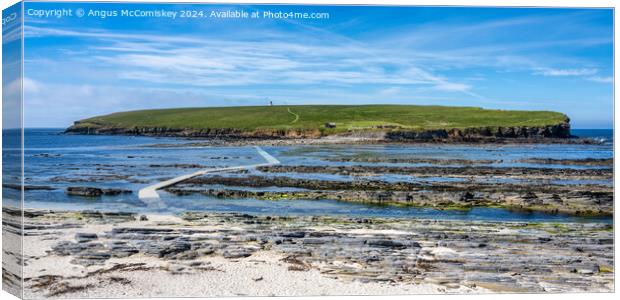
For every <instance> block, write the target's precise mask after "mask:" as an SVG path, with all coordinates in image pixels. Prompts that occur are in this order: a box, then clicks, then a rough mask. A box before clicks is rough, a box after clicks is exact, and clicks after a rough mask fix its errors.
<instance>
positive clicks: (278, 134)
mask: <svg viewBox="0 0 620 300" xmlns="http://www.w3.org/2000/svg"><path fill="white" fill-rule="evenodd" d="M91 123H92V122H91ZM89 124H90V123H89ZM65 134H82V135H131V136H150V137H179V138H202V139H205V138H206V139H216V140H217V141H219V142H220V143H238V142H243V141H245V142H247V143H274V142H275V143H277V142H278V141H279V142H280V143H282V142H286V141H289V142H290V141H299V140H315V142H316V141H321V140H323V141H324V142H329V143H332V142H334V141H333V140H334V139H338V138H342V139H344V140H343V143H347V142H349V143H350V142H352V140H351V139H352V138H358V139H361V140H364V141H365V142H366V143H367V142H369V141H375V142H377V143H403V142H404V143H416V142H423V143H567V142H575V140H574V139H571V137H573V136H571V134H570V124H569V121H568V120H566V121H565V122H564V123H560V124H556V125H548V126H540V127H532V126H522V127H501V126H499V127H480V128H452V129H429V130H405V129H388V130H386V129H383V128H374V129H369V130H351V131H349V132H345V133H339V134H337V135H325V134H324V133H322V132H321V131H320V130H315V129H281V130H276V129H259V130H254V131H246V130H241V129H235V128H204V129H192V128H166V127H133V128H124V127H115V126H108V125H100V126H96V125H93V126H81V124H80V123H79V122H76V123H75V125H73V126H71V127H69V128H67V129H66V130H65ZM328 138H331V141H330V140H328ZM579 142H580V143H589V142H595V141H591V140H581V141H579Z"/></svg>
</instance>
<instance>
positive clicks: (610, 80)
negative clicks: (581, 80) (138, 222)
mask: <svg viewBox="0 0 620 300" xmlns="http://www.w3.org/2000/svg"><path fill="white" fill-rule="evenodd" d="M587 79H588V80H590V81H595V82H601V83H613V82H614V78H613V77H612V76H607V77H602V76H592V77H588V78H587Z"/></svg>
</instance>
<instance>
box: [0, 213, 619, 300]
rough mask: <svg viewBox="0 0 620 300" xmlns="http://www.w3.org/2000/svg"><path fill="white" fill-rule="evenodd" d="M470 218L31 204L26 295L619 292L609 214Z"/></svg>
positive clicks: (9, 215) (26, 241) (6, 215)
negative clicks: (149, 211) (561, 219)
mask: <svg viewBox="0 0 620 300" xmlns="http://www.w3.org/2000/svg"><path fill="white" fill-rule="evenodd" d="M17 212H18V211H11V210H7V209H5V210H4V218H5V220H10V219H11V218H13V219H14V218H15V217H16V213H17ZM460 223H462V222H460V221H431V220H401V221H398V222H395V221H394V220H390V219H379V218H374V219H354V218H345V217H339V218H331V217H277V216H251V215H243V214H216V213H185V214H182V215H180V216H173V215H135V214H130V213H102V212H94V211H82V212H79V211H46V210H27V211H26V224H25V225H26V226H25V228H26V229H25V232H24V233H25V236H24V251H25V252H24V263H25V268H24V272H25V273H24V283H25V295H24V296H25V297H26V298H41V297H70V298H75V297H166V296H175V295H180V294H182V295H184V296H196V297H198V296H201V297H209V296H237V295H243V296H295V295H402V294H432V293H459V294H463V293H487V292H515V291H519V292H559V291H564V292H568V291H571V292H580V291H589V292H593V291H600V292H602V291H607V292H608V291H613V276H614V275H613V274H614V273H613V269H612V267H611V266H612V265H613V256H612V254H611V253H613V252H612V251H611V250H610V249H611V248H612V247H613V245H612V231H611V230H610V228H609V226H608V225H604V224H564V225H558V224H553V223H532V224H527V223H504V224H502V223H492V222H473V223H472V222H469V223H468V224H469V225H470V226H469V227H468V228H465V229H463V228H462V224H460ZM5 234H7V232H6V231H5ZM8 235H11V233H8ZM584 253H587V255H584ZM6 254H7V253H5V255H6Z"/></svg>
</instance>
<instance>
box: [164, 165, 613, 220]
mask: <svg viewBox="0 0 620 300" xmlns="http://www.w3.org/2000/svg"><path fill="white" fill-rule="evenodd" d="M259 171H261V173H260V174H244V172H238V173H239V174H233V175H234V176H231V175H212V176H203V177H197V178H192V179H189V180H186V181H184V182H182V183H180V184H177V185H175V186H172V187H169V188H167V189H166V191H167V192H169V193H172V194H175V195H191V194H202V195H205V196H209V197H218V198H233V199H234V198H256V199H262V200H279V199H305V200H339V201H349V202H359V203H372V204H382V205H385V204H390V205H406V206H415V207H430V208H436V209H470V208H473V207H501V208H507V209H512V210H524V211H539V212H546V213H563V214H570V215H582V216H613V187H612V186H609V185H602V184H583V183H581V184H571V183H568V184H562V183H561V182H555V183H554V181H562V180H564V181H568V182H571V181H575V180H592V181H597V180H603V181H604V180H609V179H611V178H612V170H611V169H606V168H605V169H561V168H519V167H510V168H496V167H460V168H454V167H400V166H399V167H396V166H307V165H303V166H301V165H278V166H269V167H260V168H259ZM300 174H304V176H305V177H308V175H309V174H316V175H317V176H321V175H325V174H330V175H331V174H334V175H341V176H346V177H344V178H353V179H351V180H344V179H343V180H328V179H319V178H299V176H300ZM386 174H398V175H406V176H412V177H414V178H419V179H418V180H416V181H409V180H405V179H403V180H400V181H386V180H383V179H379V178H381V176H385V175H386ZM433 177H443V178H451V179H453V180H444V181H441V180H440V181H435V180H432V178H433ZM425 178H429V180H424V179H425ZM502 181H503V182H502ZM498 183H501V184H498ZM221 186H225V188H221ZM273 187H277V188H281V190H273V189H272V188H273ZM248 188H253V189H248Z"/></svg>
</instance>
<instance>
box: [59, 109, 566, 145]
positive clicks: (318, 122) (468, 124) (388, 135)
mask: <svg viewBox="0 0 620 300" xmlns="http://www.w3.org/2000/svg"><path fill="white" fill-rule="evenodd" d="M65 133H67V134H90V135H141V136H168V137H195V138H221V139H321V138H327V137H329V138H334V137H343V138H346V137H360V138H367V139H375V140H381V141H388V142H389V141H396V142H407V141H411V142H415V141H430V142H432V141H438V142H440V141H448V142H451V141H454V142H459V141H460V142H493V141H503V140H533V141H536V140H540V141H544V140H550V139H555V140H561V139H568V138H570V137H571V136H570V123H569V118H568V117H567V116H566V115H565V114H562V113H559V112H552V111H519V110H493V109H483V108H479V107H451V106H420V105H291V106H289V105H286V106H235V107H204V108H172V109H153V110H137V111H128V112H118V113H113V114H109V115H103V116H96V117H92V118H88V119H83V120H79V121H76V122H75V123H74V125H73V126H71V127H69V128H67V129H66V131H65Z"/></svg>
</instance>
